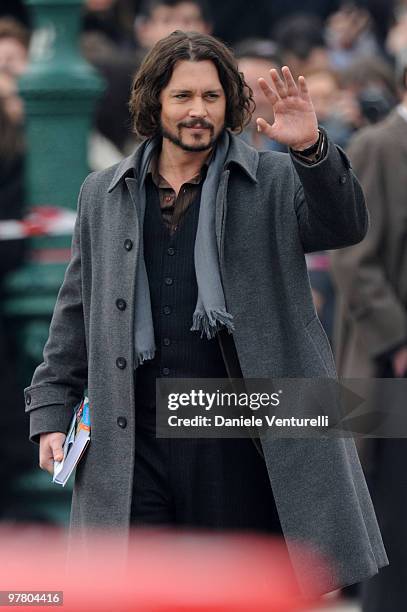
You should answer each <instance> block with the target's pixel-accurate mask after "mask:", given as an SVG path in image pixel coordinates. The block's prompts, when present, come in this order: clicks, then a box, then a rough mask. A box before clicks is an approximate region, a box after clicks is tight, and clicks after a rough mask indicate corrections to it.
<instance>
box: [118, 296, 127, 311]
mask: <svg viewBox="0 0 407 612" xmlns="http://www.w3.org/2000/svg"><path fill="white" fill-rule="evenodd" d="M116 307H117V308H118V309H119V310H126V307H127V304H126V301H125V300H122V299H121V298H119V299H118V300H116Z"/></svg>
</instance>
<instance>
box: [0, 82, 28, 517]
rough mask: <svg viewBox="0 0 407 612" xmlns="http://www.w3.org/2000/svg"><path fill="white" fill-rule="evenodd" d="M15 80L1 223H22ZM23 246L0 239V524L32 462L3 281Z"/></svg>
mask: <svg viewBox="0 0 407 612" xmlns="http://www.w3.org/2000/svg"><path fill="white" fill-rule="evenodd" d="M15 87H16V85H15V80H14V78H13V76H12V75H11V74H10V73H9V72H0V134H1V137H0V222H1V221H8V220H11V219H21V218H22V216H23V208H24V185H23V161H24V150H23V134H22V122H23V107H22V104H21V100H20V98H19V97H18V95H17V94H16V89H15ZM24 247H25V245H24V243H23V241H22V240H17V239H13V240H1V239H0V388H1V404H0V431H2V432H7V433H6V435H4V436H2V443H1V445H0V479H1V483H2V493H1V501H0V519H2V520H5V519H13V520H15V518H16V517H17V515H18V513H19V511H18V508H17V503H16V499H15V493H14V491H13V486H14V483H15V479H16V478H17V477H18V476H19V475H21V473H22V472H24V470H25V469H27V468H29V467H31V466H32V465H33V460H34V456H33V454H32V451H31V449H30V448H29V446H27V444H26V443H25V440H24V437H25V436H24V431H25V424H24V421H23V420H22V419H21V418H20V417H19V412H20V410H19V408H18V407H19V405H20V404H21V397H20V396H21V391H20V389H19V386H18V381H17V376H16V370H17V365H16V361H15V359H16V358H15V339H14V338H13V337H12V335H11V334H10V333H8V326H7V323H6V320H5V318H4V312H3V300H4V281H5V279H6V277H7V275H8V274H9V272H11V271H12V270H14V269H15V268H16V267H17V266H19V265H20V264H21V263H22V261H23V257H24V252H25V249H24Z"/></svg>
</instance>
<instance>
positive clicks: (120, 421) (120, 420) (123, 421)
mask: <svg viewBox="0 0 407 612" xmlns="http://www.w3.org/2000/svg"><path fill="white" fill-rule="evenodd" d="M117 424H118V426H119V427H121V428H122V429H125V428H126V426H127V419H126V417H123V416H120V417H117Z"/></svg>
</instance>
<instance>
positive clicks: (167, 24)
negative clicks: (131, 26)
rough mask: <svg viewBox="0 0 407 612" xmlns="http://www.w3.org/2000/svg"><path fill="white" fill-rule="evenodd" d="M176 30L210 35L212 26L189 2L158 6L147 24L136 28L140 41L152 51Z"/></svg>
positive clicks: (197, 8) (196, 7)
mask: <svg viewBox="0 0 407 612" xmlns="http://www.w3.org/2000/svg"><path fill="white" fill-rule="evenodd" d="M175 30H183V31H184V32H199V33H200V34H210V26H209V24H208V23H206V21H205V20H204V19H203V17H202V13H201V9H200V8H199V6H198V5H196V4H195V3H194V2H188V0H186V1H185V2H179V3H178V4H176V5H175V6H167V5H165V4H162V5H161V6H157V7H156V8H155V9H154V11H153V12H152V15H151V17H150V18H149V19H148V20H147V21H146V22H145V23H142V24H139V25H138V26H136V31H137V38H138V41H139V43H140V45H141V46H142V47H143V48H145V49H151V48H152V47H153V46H154V45H155V44H156V43H157V42H158V41H159V40H161V38H165V37H166V36H168V35H169V34H171V32H174V31H175Z"/></svg>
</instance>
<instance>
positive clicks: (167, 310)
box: [163, 306, 171, 315]
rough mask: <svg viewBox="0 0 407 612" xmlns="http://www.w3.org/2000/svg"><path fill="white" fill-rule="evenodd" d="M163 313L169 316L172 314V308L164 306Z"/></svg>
mask: <svg viewBox="0 0 407 612" xmlns="http://www.w3.org/2000/svg"><path fill="white" fill-rule="evenodd" d="M163 313H164V314H165V315H169V314H171V306H164V308H163Z"/></svg>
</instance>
